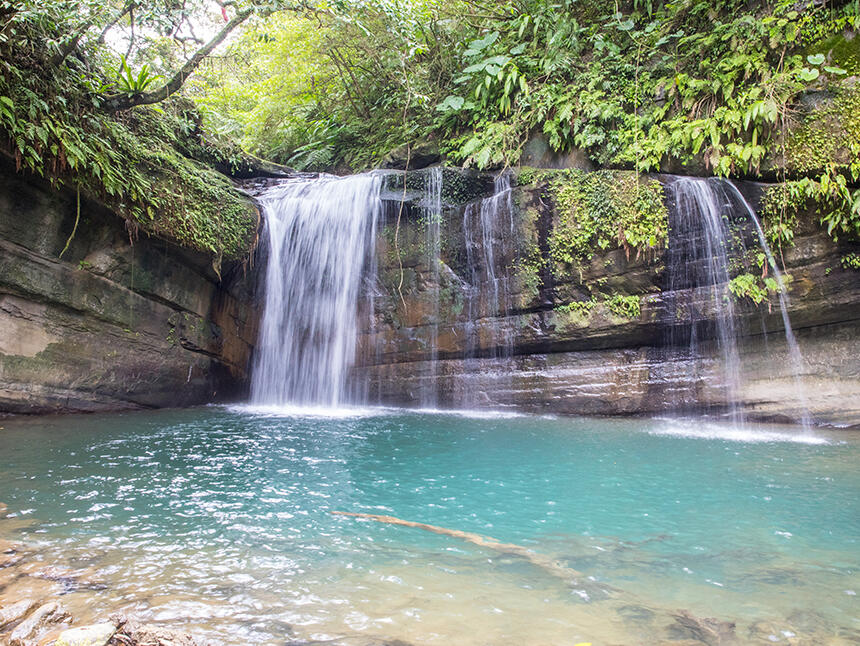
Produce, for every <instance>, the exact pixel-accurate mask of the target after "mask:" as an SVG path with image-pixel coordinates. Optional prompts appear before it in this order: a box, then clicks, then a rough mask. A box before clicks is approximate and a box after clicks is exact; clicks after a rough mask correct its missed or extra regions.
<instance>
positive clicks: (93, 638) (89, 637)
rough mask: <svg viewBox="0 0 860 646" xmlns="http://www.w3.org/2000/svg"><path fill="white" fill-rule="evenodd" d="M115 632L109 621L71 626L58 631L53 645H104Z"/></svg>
mask: <svg viewBox="0 0 860 646" xmlns="http://www.w3.org/2000/svg"><path fill="white" fill-rule="evenodd" d="M115 632H116V626H115V625H114V624H111V623H105V624H93V625H91V626H81V627H80V628H71V629H70V630H64V631H63V632H62V633H60V636H59V637H58V638H57V641H56V642H54V646H105V644H107V643H108V642H109V641H110V638H111V637H113V635H114V633H115Z"/></svg>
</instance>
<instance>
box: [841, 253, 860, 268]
mask: <svg viewBox="0 0 860 646" xmlns="http://www.w3.org/2000/svg"><path fill="white" fill-rule="evenodd" d="M839 264H841V265H842V269H860V254H857V253H847V254H845V255H844V256H842V257H841V258H840V259H839Z"/></svg>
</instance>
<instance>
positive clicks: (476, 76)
mask: <svg viewBox="0 0 860 646" xmlns="http://www.w3.org/2000/svg"><path fill="white" fill-rule="evenodd" d="M645 4H646V3H638V2H634V3H633V5H632V7H631V6H630V5H629V4H628V5H626V7H625V6H624V5H612V4H611V3H600V2H596V1H595V2H589V1H579V2H575V1H574V0H562V1H561V2H560V3H556V4H552V5H550V4H547V3H544V2H540V1H538V0H532V1H525V2H517V3H510V4H505V5H503V6H502V10H500V11H499V15H498V18H497V19H496V20H494V21H489V23H485V27H486V31H485V32H484V34H485V36H484V37H483V38H482V39H479V40H475V41H472V42H471V43H469V45H468V46H465V49H464V51H463V52H462V55H461V60H462V63H461V64H462V67H461V70H462V71H461V73H460V75H459V76H455V77H454V85H455V86H459V87H458V89H457V91H456V92H451V93H450V95H449V97H448V98H446V100H445V102H444V103H442V104H440V113H441V117H440V126H441V127H443V128H447V130H448V131H449V132H454V133H458V132H463V131H465V132H466V133H467V134H466V135H461V136H460V137H459V139H457V140H456V141H455V142H454V149H453V150H452V151H451V154H452V156H454V157H455V158H458V159H460V160H462V161H464V162H466V163H475V164H476V165H478V166H485V165H489V164H493V163H498V162H497V161H496V160H497V159H498V158H499V157H501V158H502V159H503V160H504V161H505V162H506V163H515V162H516V161H517V159H518V158H519V155H520V152H521V149H522V139H521V138H517V137H515V136H511V135H508V136H507V137H505V138H504V139H500V138H499V137H498V134H497V132H495V130H497V129H498V127H497V126H496V124H498V123H501V122H504V123H506V124H512V125H513V129H514V130H515V131H516V132H517V133H519V134H521V135H524V134H525V133H528V132H530V131H533V130H536V129H537V130H540V131H542V132H543V134H544V135H545V136H546V137H547V139H548V141H549V143H550V145H551V147H552V148H553V149H555V150H558V151H563V150H567V149H570V148H573V147H577V148H581V149H583V150H585V151H586V152H587V153H588V154H589V156H590V157H591V158H592V159H593V160H594V161H596V162H598V163H600V164H604V165H612V166H618V165H622V166H624V165H629V166H633V167H635V168H636V169H638V170H647V169H651V168H656V167H657V166H658V165H659V164H660V162H661V160H663V159H664V158H665V157H666V156H671V157H674V158H676V159H679V160H681V161H682V162H683V161H690V160H692V159H693V158H695V157H698V156H701V157H702V158H703V159H704V162H705V163H706V164H707V165H708V167H710V168H711V169H712V170H713V171H714V172H716V173H718V174H721V175H726V174H729V173H738V172H755V171H756V170H757V169H758V167H759V165H760V164H761V162H762V160H763V159H764V157H765V154H766V153H767V150H768V146H769V143H770V142H771V141H773V139H774V137H775V136H776V135H777V134H778V133H779V131H780V128H781V126H782V123H783V119H784V117H785V114H786V106H787V105H788V104H789V103H790V102H791V101H792V100H793V99H794V97H796V96H797V94H798V93H799V92H801V91H802V90H803V89H804V88H805V87H806V86H808V85H809V84H812V83H820V82H822V80H827V81H828V82H829V81H831V80H834V79H835V80H838V79H840V78H841V77H843V76H844V75H845V73H846V70H845V69H844V68H842V67H840V66H839V65H837V64H835V63H834V61H829V60H828V56H829V57H830V58H833V56H832V55H831V54H830V50H829V49H828V50H827V53H826V54H825V53H824V52H823V51H817V50H818V46H819V45H820V43H821V41H822V39H827V38H831V37H832V36H834V35H837V34H841V32H842V30H843V29H846V28H849V29H850V28H852V27H856V26H857V25H858V23H860V19H858V11H857V3H856V2H850V3H845V4H843V5H842V6H841V7H838V8H829V7H820V6H814V5H812V4H811V3H810V4H809V5H807V6H803V5H798V4H797V3H794V2H790V1H788V0H782V1H778V2H775V3H767V4H761V3H753V4H749V3H746V2H742V1H740V0H735V1H732V0H726V1H724V2H719V3H716V4H707V3H698V4H695V3H689V2H667V3H647V4H648V7H647V8H646V7H645V6H644V5H645ZM616 12H618V13H616ZM822 47H823V46H822ZM810 50H811V51H810ZM828 62H829V63H830V64H827V63H828ZM494 126H495V127H494ZM500 141H501V142H502V143H504V144H505V145H506V148H505V149H504V150H502V151H501V152H500V153H498V152H497V154H495V155H487V154H486V153H483V154H480V155H478V154H476V151H483V150H484V149H485V148H487V147H491V146H497V145H498V143H499V142H500Z"/></svg>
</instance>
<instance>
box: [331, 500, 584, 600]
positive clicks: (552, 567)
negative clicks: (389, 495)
mask: <svg viewBox="0 0 860 646" xmlns="http://www.w3.org/2000/svg"><path fill="white" fill-rule="evenodd" d="M331 513H332V514H334V515H335V516H350V517H352V518H365V519H367V520H374V521H376V522H377V523H387V524H389V525H402V526H403V527H415V528H416V529H423V530H426V531H428V532H433V533H434V534H442V535H443V536H453V537H454V538H461V539H463V540H464V541H469V542H470V543H474V544H475V545H479V546H481V547H486V548H489V549H491V550H495V551H497V552H501V553H502V554H512V555H514V556H519V557H520V558H524V559H525V560H527V561H529V562H530V563H532V564H533V565H536V566H538V567H539V568H541V569H543V570H546V571H547V572H549V573H550V574H552V575H553V576H556V577H559V578H561V579H563V580H564V581H565V582H567V583H581V582H583V579H585V576H584V575H583V574H582V573H581V572H577V571H576V570H573V569H571V568H569V567H566V566H564V565H562V564H561V563H559V562H558V561H556V560H554V559H551V558H549V557H547V556H543V555H542V554H538V553H536V552H533V551H532V550H530V549H528V548H527V547H523V546H522V545H517V544H516V543H501V542H499V541H497V540H496V539H494V538H490V537H489V536H482V535H481V534H475V533H473V532H463V531H460V530H459V529H449V528H447V527H439V526H438V525H428V524H426V523H416V522H414V521H411V520H403V519H402V518H395V517H394V516H381V515H378V514H360V513H357V512H353V511H333V512H331Z"/></svg>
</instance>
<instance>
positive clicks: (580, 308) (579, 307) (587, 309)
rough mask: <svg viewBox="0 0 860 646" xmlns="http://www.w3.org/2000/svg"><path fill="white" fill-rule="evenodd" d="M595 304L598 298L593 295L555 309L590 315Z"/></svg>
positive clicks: (557, 306)
mask: <svg viewBox="0 0 860 646" xmlns="http://www.w3.org/2000/svg"><path fill="white" fill-rule="evenodd" d="M634 298H635V297H634ZM637 303H638V300H637ZM595 305H597V299H596V298H594V297H592V299H591V300H590V301H572V302H570V303H565V304H564V305H556V306H555V311H556V312H562V313H565V314H567V313H573V314H580V315H582V316H585V317H588V316H589V315H590V314H591V310H593V309H594V306H595Z"/></svg>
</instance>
